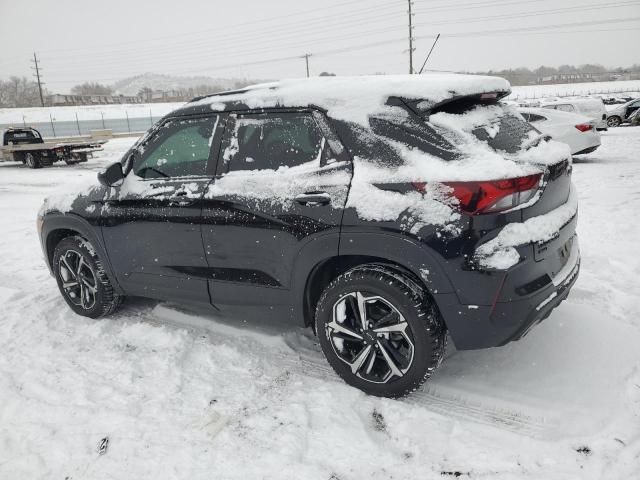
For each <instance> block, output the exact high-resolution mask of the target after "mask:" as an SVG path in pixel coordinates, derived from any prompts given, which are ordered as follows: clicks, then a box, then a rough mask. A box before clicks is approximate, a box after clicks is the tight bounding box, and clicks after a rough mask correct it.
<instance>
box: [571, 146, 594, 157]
mask: <svg viewBox="0 0 640 480" xmlns="http://www.w3.org/2000/svg"><path fill="white" fill-rule="evenodd" d="M599 146H600V144H598V145H596V146H594V147H589V148H585V149H584V150H580V151H579V152H576V153H574V154H573V155H585V154H587V153H593V152H595V151H596V150H597V149H598V147H599Z"/></svg>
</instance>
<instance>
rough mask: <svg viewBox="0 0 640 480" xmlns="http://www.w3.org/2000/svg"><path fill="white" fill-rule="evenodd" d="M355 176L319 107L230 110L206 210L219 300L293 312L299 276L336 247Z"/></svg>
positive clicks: (273, 314)
mask: <svg viewBox="0 0 640 480" xmlns="http://www.w3.org/2000/svg"><path fill="white" fill-rule="evenodd" d="M351 174H352V167H351V162H350V160H349V158H348V154H347V152H346V151H345V150H344V148H342V145H341V144H340V142H339V140H338V139H337V137H336V136H335V134H334V132H333V131H332V130H331V127H330V125H329V123H328V121H327V119H326V117H324V115H323V114H321V113H320V112H314V111H272V112H269V113H256V114H240V113H238V114H231V115H229V117H228V120H227V123H226V128H225V133H224V139H223V141H222V146H221V153H220V157H219V159H218V167H217V171H216V178H215V182H213V183H212V184H210V185H209V186H208V188H207V192H206V193H205V196H204V200H203V212H202V213H203V229H202V234H203V241H204V245H205V253H206V258H207V262H208V264H209V268H210V272H211V278H210V280H209V289H210V294H211V297H212V301H213V303H214V305H215V306H216V307H217V308H219V309H220V310H221V311H223V312H228V313H232V314H233V313H234V312H236V311H238V310H239V311H242V314H243V315H245V316H246V317H251V316H254V315H256V316H258V317H260V318H261V319H262V320H264V321H268V320H269V319H275V318H281V319H285V318H288V317H289V315H290V313H291V311H292V309H291V304H292V302H293V299H292V295H293V293H292V292H293V291H294V288H293V287H294V284H295V283H296V282H297V281H298V280H296V279H297V275H306V273H305V272H307V271H308V270H309V269H311V267H312V265H313V264H314V262H317V261H320V260H319V259H321V258H327V257H330V256H333V255H337V254H338V243H339V232H340V225H341V219H342V213H343V209H344V205H345V202H346V198H347V192H348V189H349V184H350V181H351ZM305 279H306V277H305ZM301 282H304V280H302V281H301ZM265 306H268V308H264V307H265Z"/></svg>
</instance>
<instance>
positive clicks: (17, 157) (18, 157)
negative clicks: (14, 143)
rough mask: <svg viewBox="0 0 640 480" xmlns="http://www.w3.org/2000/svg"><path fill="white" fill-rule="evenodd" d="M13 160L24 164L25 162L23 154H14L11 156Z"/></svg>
mask: <svg viewBox="0 0 640 480" xmlns="http://www.w3.org/2000/svg"><path fill="white" fill-rule="evenodd" d="M13 160H14V161H15V162H22V163H25V160H24V152H15V153H14V154H13Z"/></svg>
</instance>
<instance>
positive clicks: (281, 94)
mask: <svg viewBox="0 0 640 480" xmlns="http://www.w3.org/2000/svg"><path fill="white" fill-rule="evenodd" d="M510 91H511V85H510V84H509V82H508V81H506V80H505V79H503V78H499V77H487V76H480V75H460V74H442V73H429V74H425V75H372V76H355V77H313V78H304V79H289V80H281V81H278V82H272V83H264V84H259V85H252V86H250V87H247V88H246V89H244V90H242V91H239V92H237V93H234V92H223V93H222V94H217V95H212V96H210V97H206V98H202V99H200V100H196V101H195V102H193V103H191V105H210V106H211V108H212V109H213V110H216V111H223V110H224V109H225V107H226V103H227V102H241V103H243V104H245V105H247V106H248V107H249V108H266V107H276V106H286V107H306V106H312V105H314V106H318V107H321V108H324V109H326V110H327V111H328V113H329V115H330V116H331V117H333V118H336V119H340V120H345V121H351V122H355V123H359V124H364V125H367V124H368V118H369V116H370V115H372V114H374V113H377V112H378V111H380V110H383V109H384V105H385V103H386V101H387V99H388V98H389V97H402V98H409V99H416V100H417V99H421V100H427V101H430V102H433V103H438V102H442V101H443V100H447V99H449V98H452V97H456V96H461V95H473V94H478V93H485V92H505V93H508V92H510Z"/></svg>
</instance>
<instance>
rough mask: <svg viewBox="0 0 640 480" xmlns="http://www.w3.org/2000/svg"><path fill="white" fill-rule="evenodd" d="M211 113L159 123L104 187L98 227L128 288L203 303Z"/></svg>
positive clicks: (205, 294) (212, 127) (213, 124)
mask: <svg viewBox="0 0 640 480" xmlns="http://www.w3.org/2000/svg"><path fill="white" fill-rule="evenodd" d="M218 119H219V117H218V116H217V115H211V116H204V117H197V118H184V117H183V118H173V119H169V120H167V121H165V122H164V123H163V124H162V125H160V126H159V128H157V129H156V131H155V132H154V133H153V134H151V135H150V136H149V138H148V139H147V140H146V141H145V142H144V143H143V144H141V145H140V146H138V148H137V150H136V151H134V153H133V157H132V158H131V160H130V161H127V163H126V165H125V170H128V171H127V172H125V173H126V177H125V180H124V182H123V184H122V185H121V186H119V187H116V188H112V189H111V191H110V192H109V194H108V196H107V198H106V200H105V208H103V211H102V215H101V225H102V232H103V236H104V240H105V244H106V246H107V252H108V255H109V259H110V261H111V264H112V266H113V268H114V271H115V272H116V275H117V276H118V282H120V284H121V285H122V286H123V288H124V289H125V291H126V292H127V293H128V294H130V295H140V296H148V297H155V298H161V299H169V300H172V299H173V300H179V301H183V300H187V301H196V302H204V303H209V301H210V299H209V293H208V288H207V282H206V267H207V261H206V259H205V256H204V248H203V244H202V234H201V225H200V220H201V209H202V203H201V201H202V195H203V193H204V191H205V189H206V186H207V184H208V183H209V182H210V181H211V179H212V178H213V171H214V169H215V165H214V164H212V163H210V162H209V160H210V157H211V150H212V146H213V147H214V149H215V148H218V147H219V141H220V138H219V137H220V135H218V136H217V137H216V135H215V132H218V130H217V129H216V125H217V124H218ZM216 153H217V150H216ZM214 162H215V160H214Z"/></svg>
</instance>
